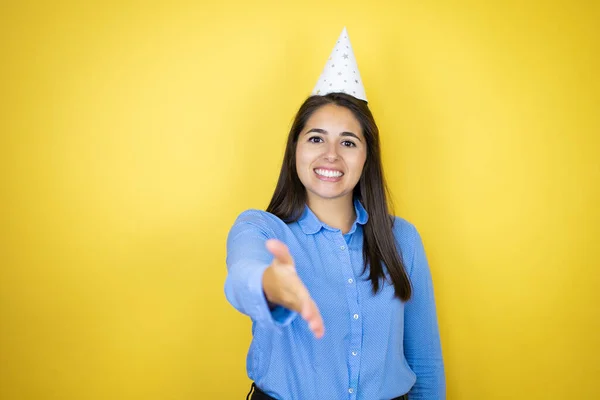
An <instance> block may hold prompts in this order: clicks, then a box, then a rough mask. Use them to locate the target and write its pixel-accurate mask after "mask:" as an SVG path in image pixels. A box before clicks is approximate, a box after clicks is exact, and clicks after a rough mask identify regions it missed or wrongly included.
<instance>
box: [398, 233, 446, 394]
mask: <svg viewBox="0 0 600 400" xmlns="http://www.w3.org/2000/svg"><path fill="white" fill-rule="evenodd" d="M413 231H414V234H413V246H414V247H413V256H412V261H411V263H410V272H409V275H410V280H411V284H412V289H413V291H412V297H411V299H410V300H409V301H408V302H406V304H405V308H404V310H405V311H404V355H405V357H406V360H407V361H408V364H409V365H410V367H411V369H412V370H413V371H414V372H415V374H416V375H417V382H416V383H415V385H414V386H413V388H412V389H411V391H410V393H409V397H410V399H411V400H418V399H423V400H443V399H445V398H446V379H445V372H444V362H443V358H442V349H441V343H440V334H439V329H438V321H437V314H436V307H435V299H434V292H433V282H432V279H431V272H430V270H429V264H428V262H427V257H426V256H425V250H424V248H423V241H422V240H421V236H420V235H419V232H418V231H417V230H416V229H415V228H414V227H413Z"/></svg>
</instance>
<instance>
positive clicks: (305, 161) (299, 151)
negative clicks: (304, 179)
mask: <svg viewBox="0 0 600 400" xmlns="http://www.w3.org/2000/svg"><path fill="white" fill-rule="evenodd" d="M313 159H314V155H313V154H312V152H311V151H309V150H308V149H306V148H304V146H301V145H299V146H298V147H297V148H296V168H297V169H298V170H300V169H302V168H303V167H304V168H306V167H307V166H309V165H310V163H311V162H312V160H313Z"/></svg>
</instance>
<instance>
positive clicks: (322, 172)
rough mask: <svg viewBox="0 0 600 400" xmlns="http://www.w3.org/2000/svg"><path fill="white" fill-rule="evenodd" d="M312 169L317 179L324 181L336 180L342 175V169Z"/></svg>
mask: <svg viewBox="0 0 600 400" xmlns="http://www.w3.org/2000/svg"><path fill="white" fill-rule="evenodd" d="M314 171H315V174H317V177H318V178H319V179H321V180H326V181H338V180H339V179H340V178H341V177H342V175H344V173H343V172H342V171H336V170H332V169H324V168H316V169H315V170H314Z"/></svg>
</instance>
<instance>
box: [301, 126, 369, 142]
mask: <svg viewBox="0 0 600 400" xmlns="http://www.w3.org/2000/svg"><path fill="white" fill-rule="evenodd" d="M311 132H316V133H322V134H324V135H327V134H328V133H329V132H327V131H326V130H325V129H320V128H312V129H311V130H309V131H308V132H306V133H305V135H308V134H309V133H311ZM340 136H351V137H353V138H356V139H357V140H358V141H360V142H362V140H360V138H359V137H358V136H357V135H356V134H355V133H352V132H348V131H344V132H342V133H340Z"/></svg>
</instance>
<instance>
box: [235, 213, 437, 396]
mask: <svg viewBox="0 0 600 400" xmlns="http://www.w3.org/2000/svg"><path fill="white" fill-rule="evenodd" d="M354 204H355V208H356V212H357V219H356V221H355V222H354V224H353V226H352V228H351V230H350V231H349V232H348V233H347V234H345V235H344V234H342V232H341V231H340V230H339V229H334V228H331V227H329V226H327V225H326V224H323V223H322V222H321V221H319V220H318V219H317V217H316V216H315V215H314V214H313V213H312V211H311V210H310V209H309V208H308V207H306V209H305V211H304V213H303V215H302V217H301V218H300V219H299V220H298V221H297V222H294V223H291V224H286V223H284V222H283V221H281V220H280V219H279V218H277V217H276V216H274V215H272V214H270V213H267V212H264V211H260V210H248V211H245V212H243V213H242V214H241V215H240V216H239V217H238V218H237V220H236V221H235V223H234V225H233V227H232V228H231V230H230V232H229V235H228V239H227V268H228V274H227V279H226V281H225V295H226V297H227V299H228V301H229V302H230V303H231V304H232V305H233V306H234V307H235V308H236V309H237V310H239V311H240V312H242V313H244V314H246V315H248V316H249V317H250V318H251V319H252V322H253V324H252V334H253V339H252V343H251V345H250V349H249V351H248V355H247V373H248V376H249V378H250V379H252V380H253V381H255V382H256V385H257V386H258V387H259V388H261V389H262V390H263V391H264V392H266V393H267V394H268V395H270V396H272V397H274V398H276V399H285V400H307V399H308V400H310V399H327V400H329V399H332V400H333V399H347V400H356V399H358V400H377V399H385V400H389V399H392V398H394V397H397V396H401V395H403V394H405V393H409V397H410V400H416V399H427V400H442V399H445V375H444V364H443V359H442V353H441V346H440V338H439V331H438V324H437V316H436V309H435V300H434V293H433V285H432V280H431V274H430V271H429V266H428V263H427V259H426V256H425V252H424V249H423V244H422V241H421V238H420V236H419V234H418V232H417V230H416V229H415V227H414V226H413V225H412V224H410V223H409V222H407V221H406V220H404V219H402V218H398V217H396V220H395V224H394V235H395V237H396V241H397V243H398V248H399V250H400V252H401V255H402V258H403V261H404V263H405V266H406V268H407V270H408V273H409V276H410V279H411V284H412V286H413V297H412V298H411V299H410V300H409V301H408V302H406V303H404V302H402V301H400V300H398V299H397V298H394V287H393V286H392V285H391V284H389V283H385V284H384V286H383V288H382V290H380V291H379V292H378V293H377V294H373V292H372V289H371V282H370V281H369V280H368V273H367V274H363V256H362V243H363V226H364V224H366V223H368V215H367V213H366V211H365V209H364V208H363V207H362V205H361V204H360V202H358V201H355V203H354ZM270 238H276V239H279V240H281V241H283V242H284V243H285V244H286V245H287V246H288V247H289V249H290V253H291V254H292V257H293V258H294V260H295V263H296V270H297V272H298V275H299V276H300V278H301V279H302V281H303V282H304V284H305V285H306V287H307V288H308V290H309V292H310V294H311V296H312V298H313V299H314V300H315V302H316V303H317V306H318V307H319V310H320V312H321V314H322V316H323V320H324V323H325V335H324V337H323V338H322V339H315V338H314V336H313V334H312V333H311V331H310V330H309V329H308V326H307V324H306V323H305V321H304V320H303V319H302V318H301V317H299V316H298V315H297V314H296V313H295V312H293V311H290V310H287V309H285V308H282V307H277V308H276V309H274V310H269V307H268V305H267V302H266V299H265V297H264V294H263V291H262V274H263V273H264V270H265V269H266V268H267V267H268V266H269V264H270V263H271V261H272V256H271V254H270V253H269V252H268V251H267V250H266V248H265V241H266V240H267V239H270Z"/></svg>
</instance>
